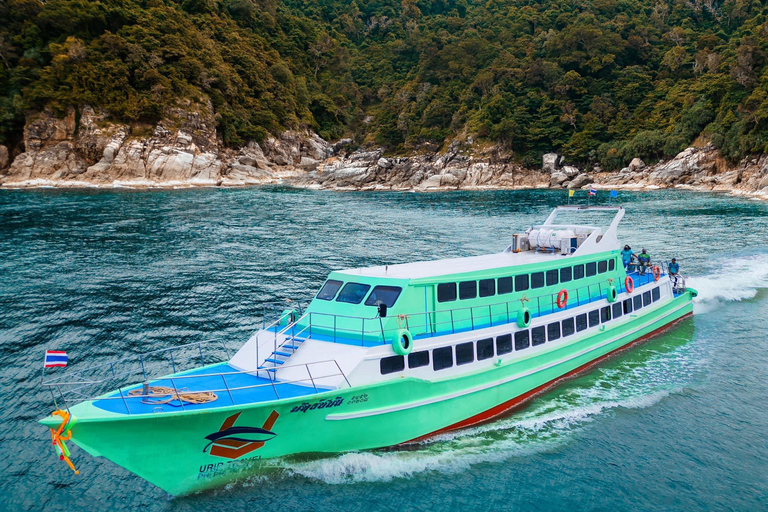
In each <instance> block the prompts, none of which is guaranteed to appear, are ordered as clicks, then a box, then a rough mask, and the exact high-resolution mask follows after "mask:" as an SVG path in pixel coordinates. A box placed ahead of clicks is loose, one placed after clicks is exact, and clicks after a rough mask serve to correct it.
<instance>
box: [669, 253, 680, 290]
mask: <svg viewBox="0 0 768 512" xmlns="http://www.w3.org/2000/svg"><path fill="white" fill-rule="evenodd" d="M667 270H668V271H669V277H670V278H672V287H673V288H677V277H678V275H680V265H679V264H678V263H677V260H676V259H675V258H672V261H670V262H669V265H667Z"/></svg>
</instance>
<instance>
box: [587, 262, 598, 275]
mask: <svg viewBox="0 0 768 512" xmlns="http://www.w3.org/2000/svg"><path fill="white" fill-rule="evenodd" d="M586 268H587V277H592V276H593V275H595V274H597V263H595V262H594V261H593V262H591V263H587V265H586Z"/></svg>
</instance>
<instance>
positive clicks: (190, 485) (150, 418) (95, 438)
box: [41, 290, 695, 495]
mask: <svg viewBox="0 0 768 512" xmlns="http://www.w3.org/2000/svg"><path fill="white" fill-rule="evenodd" d="M694 296H695V291H693V290H687V291H685V292H683V293H682V294H680V295H678V296H676V297H674V298H673V299H671V300H670V301H669V302H666V303H664V304H663V305H662V304H659V305H658V307H653V308H648V309H644V310H643V314H641V315H637V316H636V317H635V316H634V315H633V318H632V319H631V320H629V321H625V322H622V323H618V324H616V325H615V326H606V328H605V329H604V330H602V329H601V330H600V331H599V332H597V333H594V334H592V335H590V336H587V337H584V338H583V339H581V340H578V341H575V342H574V343H569V344H563V345H556V346H553V347H552V349H550V350H547V351H541V352H535V353H532V354H531V356H530V357H527V358H521V359H515V360H509V361H502V360H501V359H499V360H498V361H497V363H496V364H495V365H494V366H492V367H491V368H489V369H483V370H478V371H476V372H472V373H468V374H465V375H462V376H458V377H453V378H446V379H444V380H436V381H428V380H425V379H417V378H414V377H406V376H403V377H402V378H399V379H394V380H388V381H385V382H379V383H374V384H370V385H362V386H353V387H348V388H342V389H335V390H330V391H327V392H323V393H320V394H316V395H310V396H302V397H297V398H288V399H283V400H273V401H268V402H260V403H255V404H245V405H234V406H228V407H221V408H213V409H203V410H196V411H178V412H172V413H163V414H138V415H118V414H114V415H104V414H103V411H95V410H93V411H89V409H90V408H95V406H94V405H93V403H91V402H86V403H83V404H80V405H79V406H77V408H76V409H78V413H77V416H78V417H79V418H77V419H76V420H75V421H76V423H74V426H73V427H72V429H71V432H72V441H73V442H74V443H75V444H77V445H78V446H79V447H80V448H82V449H84V450H85V451H87V452H88V453H89V454H91V455H93V456H103V457H106V458H107V459H109V460H111V461H113V462H114V463H116V464H118V465H120V466H121V467H123V468H125V469H127V470H129V471H131V472H133V473H135V474H136V475H138V476H140V477H142V478H144V479H146V480H147V481H149V482H151V483H152V484H154V485H156V486H158V487H160V488H161V489H163V490H165V491H166V492H168V493H170V494H173V495H183V494H188V493H191V492H196V491H200V490H205V489H208V488H214V487H218V486H221V485H222V484H223V483H226V482H230V481H232V480H233V479H235V478H237V477H238V476H241V475H244V474H251V473H253V472H254V471H258V470H259V469H260V468H262V467H263V466H264V465H265V464H264V463H265V461H268V460H269V459H273V458H278V457H286V456H291V455H297V454H308V453H340V452H348V451H358V450H369V449H376V448H383V447H389V446H395V445H399V444H403V443H408V442H414V441H417V440H421V439H424V438H426V437H429V436H432V435H435V434H438V433H441V432H445V431H448V430H453V429H457V428H463V427H468V426H471V425H474V424H477V423H480V422H483V421H488V420H490V419H492V418H494V417H496V416H499V415H501V414H503V413H504V412H506V411H508V410H509V409H511V408H514V407H516V406H518V405H520V403H522V402H523V401H525V400H527V399H530V398H531V397H532V396H534V395H535V394H537V393H540V392H542V391H543V390H545V389H548V388H550V387H551V386H553V385H554V384H556V383H557V382H559V381H561V380H562V379H564V378H566V377H569V376H571V375H574V374H575V373H579V372H581V371H584V370H585V369H586V368H588V367H590V366H592V365H594V364H596V363H597V362H599V361H600V360H602V359H604V358H606V357H608V356H610V355H611V354H613V353H615V352H617V351H620V350H622V349H625V348H627V347H628V346H630V345H632V344H633V343H636V342H638V341H641V340H643V339H647V338H649V337H651V336H653V335H655V334H657V333H659V332H661V331H663V330H665V329H667V328H669V327H670V326H671V325H672V324H674V323H675V322H677V321H679V320H681V319H682V318H684V317H686V316H688V315H690V314H692V312H693V303H692V299H693V297H694ZM41 422H42V423H43V424H45V425H47V426H52V427H55V426H57V425H58V423H59V421H58V420H57V419H56V418H45V419H43V420H42V421H41Z"/></svg>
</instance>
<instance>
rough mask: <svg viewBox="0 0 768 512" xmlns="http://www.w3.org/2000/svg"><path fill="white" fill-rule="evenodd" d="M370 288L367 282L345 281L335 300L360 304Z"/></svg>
mask: <svg viewBox="0 0 768 512" xmlns="http://www.w3.org/2000/svg"><path fill="white" fill-rule="evenodd" d="M370 289H371V285H369V284H360V283H347V284H345V285H344V288H342V289H341V293H339V296H338V297H337V298H336V301H337V302H346V303H348V304H360V303H361V302H363V299H364V298H365V294H366V293H368V290H370Z"/></svg>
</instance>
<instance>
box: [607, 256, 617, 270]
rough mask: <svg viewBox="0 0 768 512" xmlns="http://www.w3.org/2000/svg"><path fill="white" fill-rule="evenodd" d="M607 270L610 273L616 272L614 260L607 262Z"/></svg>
mask: <svg viewBox="0 0 768 512" xmlns="http://www.w3.org/2000/svg"><path fill="white" fill-rule="evenodd" d="M608 270H609V271H611V272H613V271H614V270H616V260H615V259H610V260H608Z"/></svg>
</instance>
